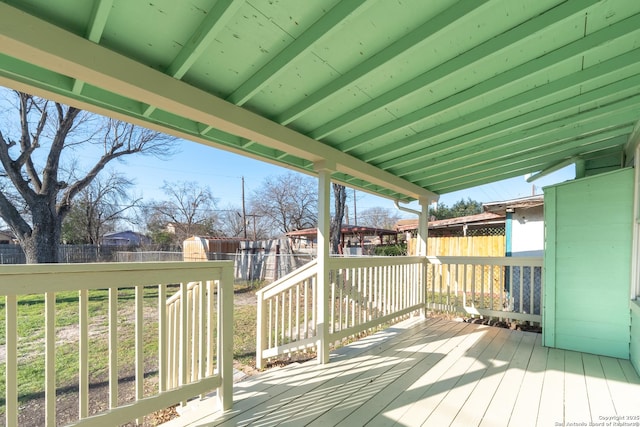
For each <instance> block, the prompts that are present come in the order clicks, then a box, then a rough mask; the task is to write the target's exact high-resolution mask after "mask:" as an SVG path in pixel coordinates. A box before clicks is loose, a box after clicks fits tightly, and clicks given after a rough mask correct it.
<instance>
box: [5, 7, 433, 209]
mask: <svg viewBox="0 0 640 427" xmlns="http://www.w3.org/2000/svg"><path fill="white" fill-rule="evenodd" d="M0 53H4V54H6V55H8V56H11V57H14V58H16V59H19V60H22V61H24V62H27V63H31V64H33V65H36V66H39V67H43V68H46V69H50V70H51V71H54V72H57V73H60V74H64V75H67V76H69V77H73V78H76V79H80V80H83V81H85V82H87V83H89V84H91V85H94V86H96V87H100V88H104V89H105V90H108V91H111V92H113V93H115V94H118V95H121V96H124V97H127V98H130V99H134V100H137V101H139V102H142V103H145V104H147V105H153V106H154V107H156V108H159V109H161V110H164V111H167V112H169V113H172V114H177V115H180V116H183V117H186V118H189V119H190V120H193V121H194V122H199V123H202V124H204V125H211V126H213V127H215V128H217V129H219V130H221V131H224V132H227V133H231V134H233V135H237V136H240V137H242V138H245V139H248V140H252V141H256V142H257V143H258V144H261V145H263V146H264V147H268V148H270V149H272V150H280V151H284V152H288V153H290V154H292V155H293V156H296V157H300V158H302V159H306V160H308V161H311V162H316V161H320V160H324V159H328V160H331V161H335V162H336V164H337V165H338V166H337V167H338V171H339V172H343V173H346V174H349V175H353V176H355V177H361V178H363V179H364V180H366V181H368V182H371V183H373V184H376V185H380V186H381V187H385V188H389V189H390V190H392V191H396V192H398V193H400V194H403V195H405V197H409V198H422V197H437V195H435V194H434V193H432V192H431V191H429V190H428V189H425V188H421V187H418V186H416V185H413V184H412V183H410V182H407V181H406V180H404V179H401V178H398V177H396V176H394V175H392V174H390V173H388V172H385V171H382V170H380V169H378V168H376V167H375V166H373V165H370V164H367V163H365V162H362V161H361V160H359V159H357V158H355V157H353V156H350V155H348V154H346V153H342V152H340V151H339V150H336V149H334V148H332V147H329V146H327V145H325V144H322V143H321V142H318V141H315V140H313V139H311V138H308V137H306V136H304V135H302V134H300V133H299V132H296V131H295V130H293V129H289V128H287V127H285V126H282V125H279V124H277V123H274V122H273V121H271V120H269V119H267V118H265V117H262V116H260V115H258V114H256V113H253V112H251V111H248V110H245V109H242V108H240V107H238V106H235V105H233V104H231V103H229V102H227V101H225V100H222V99H220V98H218V97H216V96H214V95H211V94H209V93H206V92H204V91H202V90H200V89H198V88H196V87H193V86H190V85H188V84H186V83H184V82H182V81H180V80H177V79H175V78H173V77H171V76H168V75H166V74H164V73H161V72H159V71H157V70H154V69H151V68H150V67H148V66H146V65H144V64H141V63H138V62H136V61H134V60H132V59H130V58H127V57H125V56H124V55H120V54H118V53H116V52H113V51H111V50H109V49H106V48H104V47H102V46H99V45H97V44H95V43H92V42H89V41H87V40H86V39H84V38H82V37H78V36H76V35H75V34H72V33H70V32H68V31H65V30H63V29H61V28H59V27H56V26H54V25H52V24H50V23H48V22H45V21H42V20H40V19H38V18H35V17H34V16H32V15H29V14H27V13H25V12H22V11H20V10H18V9H16V8H14V7H12V6H10V5H8V4H6V3H3V2H0Z"/></svg>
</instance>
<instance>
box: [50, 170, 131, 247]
mask: <svg viewBox="0 0 640 427" xmlns="http://www.w3.org/2000/svg"><path fill="white" fill-rule="evenodd" d="M132 186H133V182H132V181H131V180H129V179H127V178H126V177H124V176H123V175H120V174H117V173H114V172H112V173H111V174H110V175H108V176H107V178H106V179H102V178H101V177H100V176H98V177H96V179H95V180H94V181H93V182H92V183H91V184H90V185H89V186H88V187H86V188H85V189H83V190H82V191H81V192H80V193H79V194H78V196H77V197H76V201H75V203H74V204H73V206H72V207H71V210H70V211H69V213H68V214H67V216H66V218H65V220H64V221H63V223H62V236H63V240H64V241H65V242H67V243H89V244H98V243H100V238H101V237H102V235H103V234H104V233H106V232H109V231H115V226H116V224H117V223H118V222H121V221H124V220H126V216H125V213H126V212H127V211H128V210H130V209H132V208H134V207H135V206H136V205H137V204H138V203H139V202H140V200H141V199H140V198H133V197H131V196H130V194H129V190H130V189H131V187H132Z"/></svg>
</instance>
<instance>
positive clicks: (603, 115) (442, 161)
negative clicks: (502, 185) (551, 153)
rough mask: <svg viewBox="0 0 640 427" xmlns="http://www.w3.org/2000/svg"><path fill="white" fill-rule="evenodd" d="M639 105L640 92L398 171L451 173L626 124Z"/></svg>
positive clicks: (416, 176)
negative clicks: (470, 149)
mask: <svg viewBox="0 0 640 427" xmlns="http://www.w3.org/2000/svg"><path fill="white" fill-rule="evenodd" d="M638 105H640V95H636V96H635V97H631V98H628V99H626V100H623V101H619V102H616V103H614V104H612V105H609V106H606V107H602V108H596V109H593V110H591V111H588V112H586V113H581V114H580V115H579V116H575V115H574V116H571V117H567V118H563V119H562V120H558V121H555V122H552V123H547V124H544V125H542V126H538V127H537V128H535V129H526V130H524V131H521V132H517V133H515V134H510V135H505V136H503V137H501V138H496V139H492V140H491V141H489V142H484V143H480V144H476V145H474V150H473V152H465V153H464V154H463V153H461V152H460V151H455V152H452V153H447V154H444V155H441V156H433V157H430V158H429V159H426V160H425V161H424V162H423V163H421V167H420V172H416V169H415V168H414V169H411V170H407V173H406V174H405V173H400V174H399V175H400V176H403V177H404V178H406V179H407V180H410V181H411V182H415V181H416V180H417V179H420V177H421V176H423V174H428V175H430V176H433V175H437V174H439V173H451V172H453V171H454V170H462V169H464V168H466V167H469V166H472V165H473V164H478V163H481V162H483V161H487V160H493V161H496V160H498V159H500V158H502V157H509V156H512V155H513V153H514V152H516V150H517V151H523V152H526V151H527V150H528V149H531V148H541V147H543V146H545V145H552V144H558V143H559V141H562V140H572V139H576V140H579V139H580V138H581V137H583V136H588V135H589V134H592V133H598V132H605V131H606V130H608V129H613V128H617V127H624V126H628V125H629V124H632V123H633V122H635V120H636V119H637V109H638ZM453 161H455V163H456V165H455V169H452V166H451V163H452V162H453Z"/></svg>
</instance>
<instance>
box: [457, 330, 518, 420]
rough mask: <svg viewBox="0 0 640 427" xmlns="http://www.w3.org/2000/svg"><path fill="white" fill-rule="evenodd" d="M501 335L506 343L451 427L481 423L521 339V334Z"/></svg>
mask: <svg viewBox="0 0 640 427" xmlns="http://www.w3.org/2000/svg"><path fill="white" fill-rule="evenodd" d="M503 334H506V335H507V336H508V339H507V341H506V342H505V344H504V345H503V346H502V349H501V350H500V352H499V353H498V355H497V356H496V358H495V359H494V360H493V361H492V362H491V363H492V366H491V367H490V368H489V369H487V370H486V372H485V374H484V376H483V377H482V380H481V381H479V382H478V385H477V386H476V387H475V389H474V390H473V392H472V393H471V395H470V396H469V398H468V399H467V401H466V402H465V403H464V404H463V406H462V409H461V410H460V412H458V414H457V416H456V418H455V419H454V420H453V423H452V424H451V425H452V426H454V427H467V426H477V425H479V424H480V422H481V421H482V418H483V416H484V413H485V411H486V410H487V407H488V406H489V403H491V400H492V399H493V396H494V394H495V392H496V390H497V388H498V386H499V385H500V382H501V381H502V379H503V377H504V375H505V373H506V372H507V369H508V366H509V364H510V363H511V360H512V359H513V356H514V354H515V353H516V350H517V348H518V346H519V345H520V341H521V340H522V337H523V334H513V333H510V332H507V331H505V332H504V333H503Z"/></svg>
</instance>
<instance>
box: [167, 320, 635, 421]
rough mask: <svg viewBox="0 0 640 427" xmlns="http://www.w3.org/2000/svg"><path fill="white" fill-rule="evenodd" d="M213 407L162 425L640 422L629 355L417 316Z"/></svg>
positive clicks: (255, 383) (250, 381)
mask: <svg viewBox="0 0 640 427" xmlns="http://www.w3.org/2000/svg"><path fill="white" fill-rule="evenodd" d="M213 405H214V404H213V401H207V400H205V401H202V402H198V405H197V407H196V408H195V409H191V410H188V411H186V412H185V414H184V415H183V416H181V417H180V418H178V419H175V420H173V421H171V422H169V423H167V424H165V425H164V426H165V427H177V426H192V427H195V426H198V427H204V426H207V427H208V426H217V425H223V426H232V425H233V426H236V425H242V426H244V425H252V426H273V425H290V426H303V425H311V426H335V425H340V426H349V427H353V426H361V425H371V426H390V425H401V426H418V425H428V426H449V425H451V426H465V427H468V426H491V427H493V426H528V425H531V426H534V425H537V426H561V425H571V424H570V423H584V424H575V425H607V420H608V421H609V422H611V421H615V420H619V421H625V418H618V417H635V418H633V419H631V420H628V421H627V422H631V423H638V424H628V425H640V419H639V418H638V417H639V416H640V378H639V377H638V375H637V374H636V372H635V371H634V369H633V367H632V366H631V364H630V363H629V361H626V360H618V359H613V358H610V357H601V356H594V355H590V354H584V353H578V352H573V351H564V350H557V349H549V348H545V347H542V345H541V336H540V335H539V334H535V333H532V332H520V331H511V330H507V329H500V328H495V327H487V326H482V325H475V324H469V323H463V322H454V321H446V320H438V319H427V320H420V319H412V320H409V321H406V322H403V323H402V324H399V325H396V326H395V327H393V328H390V329H387V330H385V331H383V332H381V333H378V334H375V335H373V336H371V337H369V338H367V339H365V340H361V341H358V342H356V343H353V344H351V345H349V346H347V347H344V348H341V349H340V350H338V351H336V352H334V353H332V355H331V363H329V364H327V365H324V366H320V365H318V364H316V363H315V361H311V362H307V363H303V364H294V365H289V366H287V367H284V368H280V369H274V370H270V371H267V372H265V373H263V374H260V375H257V376H254V377H249V378H247V379H245V380H243V381H241V382H239V383H237V384H235V389H234V407H233V409H232V410H231V411H228V412H227V413H224V414H222V413H212V412H211V409H210V408H211V407H212V406H213ZM611 417H615V418H613V419H612V418H611ZM590 422H591V423H601V422H602V423H603V424H589V423H590ZM609 425H612V424H609Z"/></svg>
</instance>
